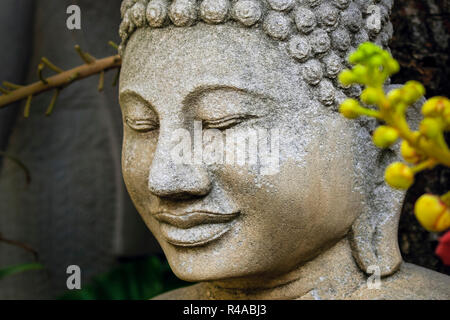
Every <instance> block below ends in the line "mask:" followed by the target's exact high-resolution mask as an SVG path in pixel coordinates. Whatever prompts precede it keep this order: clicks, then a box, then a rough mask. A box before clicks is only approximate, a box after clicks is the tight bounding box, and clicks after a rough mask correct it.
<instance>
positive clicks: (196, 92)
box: [183, 85, 276, 106]
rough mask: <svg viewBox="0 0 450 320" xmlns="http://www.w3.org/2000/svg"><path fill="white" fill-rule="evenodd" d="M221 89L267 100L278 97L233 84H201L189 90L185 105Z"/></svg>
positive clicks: (273, 99)
mask: <svg viewBox="0 0 450 320" xmlns="http://www.w3.org/2000/svg"><path fill="white" fill-rule="evenodd" d="M220 90H225V91H236V92H240V93H245V94H248V95H251V96H253V97H256V98H259V99H267V100H271V101H276V99H275V98H273V97H272V96H269V95H265V94H262V93H259V92H254V91H252V90H248V89H243V88H239V87H235V86H232V85H200V86H198V87H196V88H194V89H193V90H192V91H191V92H189V93H188V94H187V95H186V97H185V98H184V99H183V105H184V106H189V105H191V104H192V103H195V102H196V101H197V100H198V99H200V98H201V97H202V96H204V95H205V94H207V93H209V92H214V91H220Z"/></svg>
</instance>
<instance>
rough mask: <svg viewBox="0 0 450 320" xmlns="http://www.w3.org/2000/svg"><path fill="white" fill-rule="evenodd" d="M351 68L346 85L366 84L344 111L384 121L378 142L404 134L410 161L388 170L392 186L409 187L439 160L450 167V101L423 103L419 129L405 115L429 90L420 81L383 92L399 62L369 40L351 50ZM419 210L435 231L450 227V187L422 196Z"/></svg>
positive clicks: (403, 147) (383, 143)
mask: <svg viewBox="0 0 450 320" xmlns="http://www.w3.org/2000/svg"><path fill="white" fill-rule="evenodd" d="M349 62H350V63H351V64H353V65H354V67H353V69H351V70H344V71H342V72H341V73H340V75H339V81H340V82H341V83H342V84H343V85H344V86H350V85H354V84H360V85H363V86H364V90H363V91H362V93H361V96H360V101H358V100H355V99H347V100H345V101H344V102H343V103H342V104H341V106H340V109H339V111H340V112H341V113H342V114H343V115H344V116H345V117H346V118H349V119H355V118H358V117H360V116H369V117H373V118H376V119H378V120H380V121H382V122H384V125H381V126H379V127H378V128H377V129H376V130H375V132H374V133H373V137H372V138H373V142H374V144H375V145H376V146H377V147H380V148H389V147H390V146H392V145H393V144H395V143H396V142H397V141H398V140H399V139H402V140H403V141H402V143H401V148H400V150H401V154H402V156H403V158H404V159H405V161H406V162H408V163H409V164H411V165H412V166H409V165H407V164H404V163H401V162H395V163H392V164H391V165H389V166H388V167H387V169H386V172H385V180H386V182H387V183H388V184H389V185H390V186H391V187H393V188H397V189H408V188H409V187H410V186H411V185H412V184H413V183H414V176H415V174H416V173H418V172H420V171H422V170H425V169H431V168H433V167H435V166H436V165H438V164H442V165H446V166H448V167H450V150H449V147H448V146H447V144H446V142H445V139H444V132H445V131H449V130H450V100H449V99H448V98H446V97H434V98H431V99H429V100H428V101H426V103H425V104H424V105H423V107H422V115H423V116H424V119H423V120H422V122H421V123H420V127H419V130H418V131H413V130H411V128H410V127H409V125H408V122H407V120H406V111H407V109H408V108H409V107H410V106H411V105H413V104H414V103H416V102H417V101H418V100H419V99H420V98H421V97H423V96H424V94H425V88H424V87H423V85H422V84H421V83H419V82H417V81H409V82H407V83H406V84H405V85H404V86H402V87H400V88H398V89H394V90H391V91H390V92H389V93H387V94H386V93H385V91H384V83H385V82H386V80H387V79H388V78H389V77H390V76H391V75H393V74H395V73H397V72H398V71H399V69H400V67H399V64H398V62H397V61H396V60H395V59H394V58H393V57H392V56H391V55H390V54H389V53H388V52H387V51H385V50H383V49H382V48H380V47H378V46H377V45H375V44H373V43H370V42H366V43H363V44H361V45H360V46H359V48H358V50H357V51H356V52H354V53H353V54H351V55H350V57H349ZM415 213H416V216H417V219H418V220H419V222H421V224H422V225H423V226H424V227H425V228H426V229H427V230H430V231H435V232H439V231H443V230H445V229H448V228H450V191H449V192H447V193H446V194H445V195H443V196H441V197H439V196H434V195H424V196H422V197H421V198H420V199H419V200H418V201H417V203H416V205H415Z"/></svg>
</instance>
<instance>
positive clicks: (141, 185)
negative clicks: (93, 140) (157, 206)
mask: <svg viewBox="0 0 450 320" xmlns="http://www.w3.org/2000/svg"><path fill="white" fill-rule="evenodd" d="M155 146H156V144H155V143H153V139H151V138H150V139H149V137H136V134H134V133H131V134H129V133H128V134H127V133H125V135H124V140H123V147H122V173H123V178H124V180H125V183H126V185H127V188H128V190H129V192H130V193H140V192H143V191H144V192H146V191H147V190H148V188H147V184H148V175H149V170H150V166H151V163H152V159H153V156H154V150H155Z"/></svg>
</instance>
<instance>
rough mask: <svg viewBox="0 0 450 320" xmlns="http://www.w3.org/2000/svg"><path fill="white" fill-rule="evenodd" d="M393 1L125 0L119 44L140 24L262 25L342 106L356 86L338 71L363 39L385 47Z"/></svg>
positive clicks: (316, 88)
mask: <svg viewBox="0 0 450 320" xmlns="http://www.w3.org/2000/svg"><path fill="white" fill-rule="evenodd" d="M392 6H393V0H124V1H123V2H122V5H121V15H122V23H121V24H120V28H119V35H120V37H121V39H122V43H121V46H120V48H119V52H120V54H123V53H124V49H125V46H126V44H127V41H128V39H129V38H130V36H131V35H132V34H133V32H134V31H135V30H137V29H139V28H164V27H168V26H170V25H172V26H175V27H190V26H193V25H195V24H196V23H207V24H223V23H234V24H237V25H240V26H242V27H243V28H261V29H262V30H264V33H265V34H267V36H268V37H270V38H272V39H274V40H276V41H281V42H283V43H284V44H285V48H286V50H287V52H288V53H289V55H290V56H291V57H292V58H293V59H295V60H296V61H298V62H299V63H301V64H302V77H303V80H304V81H305V82H306V83H308V84H309V86H310V87H311V90H312V92H313V93H314V95H315V96H316V98H317V99H318V100H319V101H320V102H321V103H322V104H323V105H325V106H327V107H333V106H334V107H335V108H334V109H336V108H337V103H336V102H338V100H342V99H343V98H344V95H343V93H345V95H347V96H358V95H359V93H360V90H359V88H358V87H356V86H352V87H348V88H346V87H342V85H341V84H340V83H338V81H337V75H338V74H339V72H340V71H341V69H342V67H343V66H345V65H346V64H347V63H346V61H345V58H346V57H347V56H348V55H349V54H350V53H351V52H352V51H354V50H356V48H357V47H358V45H359V44H361V43H363V42H366V41H372V42H375V43H376V44H378V45H380V46H382V47H384V48H386V49H388V48H387V45H388V42H389V40H390V38H391V37H392V33H393V28H392V24H391V23H390V22H389V15H390V12H391V8H392Z"/></svg>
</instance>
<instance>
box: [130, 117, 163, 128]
mask: <svg viewBox="0 0 450 320" xmlns="http://www.w3.org/2000/svg"><path fill="white" fill-rule="evenodd" d="M126 123H127V125H128V126H129V127H130V128H131V129H133V130H135V131H137V132H149V131H153V130H156V129H158V127H159V125H158V123H157V122H156V121H154V120H151V119H132V118H129V117H126Z"/></svg>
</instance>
